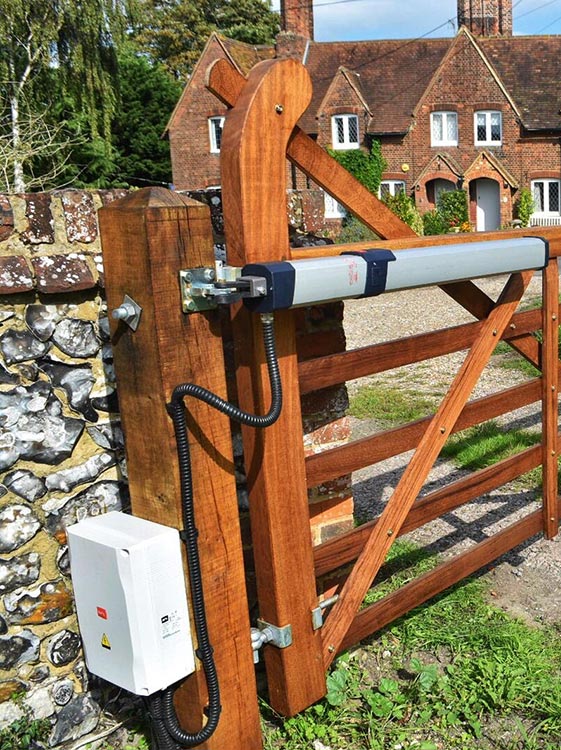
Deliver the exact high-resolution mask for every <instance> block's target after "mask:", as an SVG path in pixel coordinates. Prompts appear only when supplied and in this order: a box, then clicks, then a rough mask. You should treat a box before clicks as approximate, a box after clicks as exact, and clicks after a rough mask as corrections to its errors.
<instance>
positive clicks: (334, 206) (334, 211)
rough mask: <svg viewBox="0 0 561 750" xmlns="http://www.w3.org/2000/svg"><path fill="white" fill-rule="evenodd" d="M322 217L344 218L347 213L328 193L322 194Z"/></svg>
mask: <svg viewBox="0 0 561 750" xmlns="http://www.w3.org/2000/svg"><path fill="white" fill-rule="evenodd" d="M323 205H324V214H323V215H324V217H325V218H326V219H344V218H345V216H346V215H347V211H346V210H345V207H344V206H342V205H341V204H340V203H339V202H338V201H336V200H335V198H334V197H333V196H332V195H329V193H324V194H323Z"/></svg>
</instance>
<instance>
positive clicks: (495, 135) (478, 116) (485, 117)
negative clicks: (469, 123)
mask: <svg viewBox="0 0 561 750" xmlns="http://www.w3.org/2000/svg"><path fill="white" fill-rule="evenodd" d="M473 128H474V132H475V144H476V145H477V146H500V145H501V143H502V142H503V116H502V112H496V111H494V110H482V111H480V112H475V113H474V120H473Z"/></svg>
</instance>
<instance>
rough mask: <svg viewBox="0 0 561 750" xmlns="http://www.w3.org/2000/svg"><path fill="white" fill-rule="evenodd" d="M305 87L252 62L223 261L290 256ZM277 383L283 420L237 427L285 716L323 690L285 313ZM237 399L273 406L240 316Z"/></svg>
mask: <svg viewBox="0 0 561 750" xmlns="http://www.w3.org/2000/svg"><path fill="white" fill-rule="evenodd" d="M311 93H312V91H311V82H310V79H309V76H308V73H307V71H306V69H305V68H304V67H303V66H302V65H300V63H298V62H297V61H296V60H291V59H286V60H274V61H267V62H263V63H260V64H259V65H256V66H255V67H254V68H253V70H252V71H251V73H250V74H249V80H248V82H247V83H246V84H245V86H244V88H243V90H242V92H241V94H240V96H239V97H238V99H237V102H236V106H235V107H234V108H233V109H232V110H231V111H230V112H229V113H228V115H227V117H226V123H225V126H224V132H223V136H222V148H221V162H222V203H223V209H224V224H225V231H226V242H227V248H228V251H227V252H228V262H229V263H230V264H231V265H244V264H245V263H251V262H255V261H270V260H281V259H283V258H287V257H289V242H288V220H287V213H286V148H287V143H288V141H289V139H290V137H291V135H292V131H293V128H294V126H295V124H296V122H297V121H298V119H299V118H300V116H301V115H302V113H303V112H304V110H305V109H306V107H307V106H308V103H309V101H310V98H311ZM275 332H276V341H277V352H278V356H279V367H280V372H281V379H282V383H283V396H284V401H283V408H282V413H281V416H280V419H279V420H278V421H277V422H276V423H275V424H274V425H273V426H271V427H268V428H266V429H265V430H255V429H253V428H244V429H243V437H244V450H245V459H246V470H247V474H248V485H249V498H250V507H249V510H250V518H251V528H252V537H253V549H254V558H255V568H256V576H257V593H258V599H259V615H260V617H261V618H262V619H263V620H265V621H267V622H269V623H271V624H272V625H275V626H278V627H283V626H286V625H290V626H291V627H292V635H293V643H292V645H291V646H289V647H288V648H285V649H279V648H276V647H275V646H272V645H271V646H266V647H265V662H266V667H267V677H268V684H269V700H270V703H271V705H272V706H273V708H274V709H275V710H276V711H278V712H279V713H282V714H284V715H285V716H292V715H293V714H295V713H297V712H298V711H301V710H302V709H303V708H306V707H307V706H309V705H310V704H311V703H313V702H315V701H316V700H318V699H319V698H321V697H323V696H324V695H325V692H326V687H325V673H324V668H323V659H322V654H321V633H320V631H318V630H316V631H314V630H313V627H312V610H313V609H314V608H315V607H316V606H317V602H318V599H317V593H316V585H315V575H314V563H313V555H312V539H311V531H310V519H309V512H308V497H307V488H306V475H305V468H304V445H303V439H302V416H301V411H300V399H299V389H298V387H297V379H298V371H297V364H298V363H297V359H296V336H295V329H294V321H293V317H292V314H291V312H289V311H284V312H282V313H280V314H279V313H277V314H276V315H275ZM234 334H235V341H236V346H237V363H238V373H237V378H238V397H239V402H240V405H241V406H242V408H244V409H246V410H247V411H253V412H257V413H261V414H264V413H265V412H266V410H267V409H268V406H269V403H270V394H269V389H268V377H267V373H266V367H265V363H264V354H263V347H262V334H261V324H260V320H259V317H258V316H257V315H249V314H248V313H247V311H246V310H245V309H240V310H238V312H237V314H236V317H235V320H234Z"/></svg>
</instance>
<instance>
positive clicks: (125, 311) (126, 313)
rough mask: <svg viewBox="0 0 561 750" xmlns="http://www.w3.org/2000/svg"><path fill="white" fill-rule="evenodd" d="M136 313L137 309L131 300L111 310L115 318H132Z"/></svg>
mask: <svg viewBox="0 0 561 750" xmlns="http://www.w3.org/2000/svg"><path fill="white" fill-rule="evenodd" d="M135 315H136V311H135V309H134V307H133V306H132V305H131V304H130V302H123V303H122V304H121V305H119V307H116V308H115V309H114V310H113V311H112V312H111V317H112V318H113V319H114V320H130V318H133V317H134V316H135Z"/></svg>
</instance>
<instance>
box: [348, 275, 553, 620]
mask: <svg viewBox="0 0 561 750" xmlns="http://www.w3.org/2000/svg"><path fill="white" fill-rule="evenodd" d="M505 280H506V277H502V278H493V279H483V280H481V281H479V282H478V286H480V287H481V288H482V289H483V290H484V291H485V292H486V293H487V294H489V296H491V297H492V298H493V299H496V298H497V296H498V294H499V293H500V291H501V289H502V287H503V285H504V282H505ZM540 297H541V275H540V274H536V275H535V277H534V279H533V280H532V282H531V283H530V286H529V288H528V290H527V292H526V295H525V297H524V300H523V303H524V302H527V301H531V300H534V299H536V298H538V299H539V298H540ZM472 320H473V317H472V316H471V315H470V314H469V313H467V312H466V311H465V310H463V308H461V307H460V306H459V305H458V304H457V303H456V302H454V301H453V300H451V299H450V298H449V297H448V296H447V295H446V294H445V293H444V292H442V291H441V290H440V289H438V288H428V289H418V290H409V291H403V292H394V293H392V294H387V295H382V296H380V297H377V298H373V299H369V300H356V301H353V302H351V303H347V304H346V306H345V321H344V326H345V333H346V337H347V347H348V348H355V347H358V346H365V345H368V344H373V343H377V342H382V341H389V340H392V339H398V338H401V337H404V336H407V335H413V334H417V333H422V332H425V331H430V330H435V329H438V328H445V327H448V326H453V325H458V324H461V323H465V322H469V321H472ZM464 356H465V352H459V353H457V354H451V355H447V356H445V357H438V358H436V359H433V360H429V361H426V362H422V363H417V364H414V365H409V366H406V367H402V368H399V369H398V370H394V371H392V372H389V373H384V374H382V375H377V376H374V377H373V378H362V379H361V380H357V381H354V382H353V383H350V384H349V389H350V390H351V391H352V390H353V389H354V388H357V387H358V386H359V385H361V384H364V383H365V382H368V381H369V380H374V381H376V382H387V383H389V384H391V385H393V386H395V385H397V384H399V385H401V386H402V387H403V388H404V389H407V390H416V391H422V392H423V393H426V394H428V395H431V396H436V397H439V398H440V397H442V396H443V395H444V394H445V393H446V390H447V388H448V384H449V383H450V381H451V379H452V377H453V376H454V374H455V372H456V371H457V370H458V367H459V366H460V365H461V362H462V361H463V358H464ZM526 377H527V376H525V375H523V374H522V373H519V372H518V371H515V370H505V369H504V368H501V367H500V366H498V365H496V364H495V365H493V364H490V365H488V366H487V368H486V369H485V371H484V373H483V375H482V377H481V379H480V381H479V383H478V385H477V386H476V388H475V390H474V392H473V393H472V398H474V397H480V396H484V395H487V394H490V393H493V392H495V391H497V390H500V389H502V388H506V387H509V386H511V385H515V384H517V383H520V382H522V381H523V380H525V379H526ZM539 408H540V407H539V404H533V405H530V406H528V407H525V408H524V409H520V410H518V411H516V412H512V413H511V414H508V415H506V416H504V417H502V418H501V419H502V420H503V421H504V422H510V423H511V424H513V425H516V426H518V427H524V428H528V427H532V428H533V429H536V430H538V429H539V427H540V411H539ZM353 429H354V433H355V436H357V437H358V436H361V435H364V434H368V433H369V432H372V431H375V430H376V429H377V425H376V423H375V420H372V421H370V420H361V421H359V420H354V424H353ZM410 457H411V453H407V454H403V455H401V456H397V457H395V458H393V459H390V460H388V461H384V462H382V463H381V464H377V465H376V466H373V467H369V468H367V469H363V470H361V471H358V472H356V473H355V474H354V475H353V488H354V495H355V508H356V513H357V516H358V517H359V518H360V519H361V520H365V519H367V518H371V517H372V516H374V515H377V514H378V513H379V512H380V509H381V508H382V507H383V504H384V503H385V502H386V501H387V499H388V498H389V497H390V495H391V493H392V491H393V488H394V487H395V485H396V483H397V481H398V479H399V477H400V475H401V473H402V472H403V469H404V467H405V466H406V465H407V462H408V460H409V459H410ZM466 473H468V472H464V471H461V470H458V469H457V468H456V467H455V466H454V465H453V464H451V463H450V462H446V461H439V462H438V463H437V465H436V466H435V468H434V469H433V471H432V472H431V474H430V476H429V479H428V482H427V484H426V486H425V488H424V490H423V494H425V493H426V492H427V491H429V490H433V489H435V488H436V487H438V486H439V485H441V484H443V483H446V482H448V481H450V480H452V479H457V478H459V477H460V476H462V475H463V474H466ZM538 507H539V503H538V501H537V500H536V493H532V492H530V491H528V489H527V488H522V489H521V488H520V486H518V487H517V486H516V482H513V483H511V484H509V485H505V486H503V487H500V488H498V489H497V490H495V491H493V492H491V493H489V494H487V495H484V496H482V497H481V498H478V499H477V500H475V501H473V502H472V503H469V504H468V505H465V506H463V507H462V508H459V509H458V510H455V511H453V512H452V513H449V514H447V515H446V516H444V517H442V518H441V519H438V520H437V521H434V522H432V523H431V524H428V525H427V526H426V527H423V528H422V529H418V530H417V531H415V532H413V534H411V535H410V536H411V537H412V538H413V539H414V540H415V541H416V542H417V543H420V544H422V545H423V546H425V545H426V546H428V547H430V548H431V549H435V550H438V551H439V552H440V553H441V554H442V555H443V556H445V557H446V556H450V555H453V554H456V553H458V552H459V551H461V550H463V549H467V548H468V547H469V546H470V545H473V544H474V543H477V542H480V541H482V540H484V539H485V538H486V537H487V536H489V535H491V534H492V533H494V532H496V531H497V530H499V529H501V528H504V527H505V526H507V525H509V524H510V523H513V522H514V521H515V520H518V519H519V518H520V517H522V516H523V515H525V514H527V513H528V512H531V511H533V510H535V509H537V508H538ZM486 576H487V577H488V578H489V579H490V581H491V591H492V595H493V597H494V598H495V601H496V603H497V604H498V605H499V606H501V607H503V608H504V609H506V610H508V611H510V612H512V613H513V614H515V615H518V616H521V617H523V618H524V619H526V620H528V621H533V622H544V621H558V620H559V621H561V539H560V538H559V537H557V538H556V539H555V540H554V541H551V542H549V541H546V540H544V539H543V538H541V537H539V538H535V539H534V540H530V541H529V542H527V543H526V544H524V545H522V546H521V547H518V548H516V549H515V550H513V551H512V552H510V553H508V554H507V555H505V556H504V557H502V558H501V559H500V560H499V561H498V562H497V563H496V564H495V565H494V566H493V567H492V568H491V570H489V571H488V572H487V573H486Z"/></svg>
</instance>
